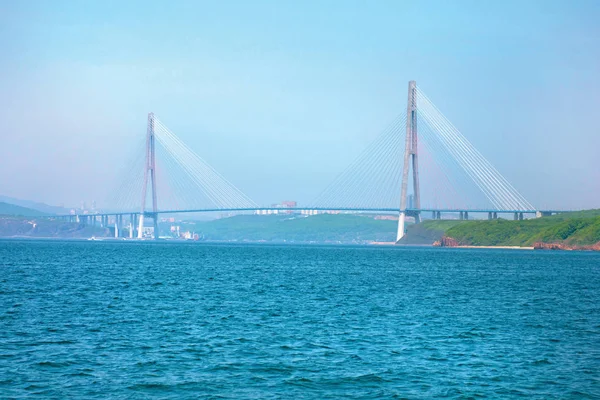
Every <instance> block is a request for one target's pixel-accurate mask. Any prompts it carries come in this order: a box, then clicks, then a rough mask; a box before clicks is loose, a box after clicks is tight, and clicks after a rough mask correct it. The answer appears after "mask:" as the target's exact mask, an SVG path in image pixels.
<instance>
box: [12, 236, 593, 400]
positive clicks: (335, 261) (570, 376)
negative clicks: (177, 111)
mask: <svg viewBox="0 0 600 400" xmlns="http://www.w3.org/2000/svg"><path fill="white" fill-rule="evenodd" d="M30 397H31V398H42V399H44V398H53V399H65V398H73V399H94V398H98V399H105V398H111V399H145V398H157V399H196V398H208V399H213V398H214V399H303V398H306V399H334V398H343V399H347V398H354V399H380V398H407V399H432V398H456V399H463V398H516V397H527V398H538V399H552V398H566V399H580V398H600V253H587V252H560V251H557V252H543V251H519V250H479V249H440V248H399V247H374V246H373V247H343V246H329V247H328V246H272V245H215V244H206V243H169V242H162V243H161V242H109V241H104V242H87V241H82V242H78V241H12V240H5V241H0V398H3V399H4V398H30Z"/></svg>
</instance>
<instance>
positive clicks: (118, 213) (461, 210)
mask: <svg viewBox="0 0 600 400" xmlns="http://www.w3.org/2000/svg"><path fill="white" fill-rule="evenodd" d="M257 211H266V212H269V211H278V212H287V211H296V212H301V211H317V212H331V211H339V212H365V213H384V214H399V213H400V211H401V210H400V209H399V208H365V207H363V208H354V207H286V208H284V207H248V208H202V209H188V210H158V211H157V212H156V213H154V212H152V211H145V212H143V214H144V216H148V217H152V216H154V214H157V215H160V214H191V213H214V212H220V213H222V212H257ZM405 212H406V214H407V215H409V216H410V215H412V216H414V215H417V214H420V213H425V212H431V213H432V215H433V216H434V218H437V219H439V216H440V215H441V214H442V213H443V214H449V213H452V214H462V215H464V216H466V217H467V218H468V215H469V214H477V213H487V214H488V216H489V215H490V214H491V215H497V214H538V213H539V215H551V214H556V213H560V212H564V211H559V210H498V209H465V208H421V209H415V208H407V209H406V210H405ZM141 214H142V212H140V211H116V212H102V213H96V214H63V215H54V216H53V217H58V218H69V217H96V218H97V217H109V216H111V217H116V216H124V215H129V216H133V215H136V216H139V215H141Z"/></svg>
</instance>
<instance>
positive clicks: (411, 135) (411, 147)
mask: <svg viewBox="0 0 600 400" xmlns="http://www.w3.org/2000/svg"><path fill="white" fill-rule="evenodd" d="M409 168H410V169H412V179H413V190H414V203H413V208H414V209H416V210H419V209H420V208H421V196H420V190H419V146H418V133H417V82H415V81H410V82H408V102H407V106H406V138H405V142H404V167H403V169H402V186H401V192H400V216H399V218H398V233H397V234H396V242H398V241H399V240H400V239H402V237H404V229H405V221H406V216H407V212H406V205H407V204H406V203H407V201H406V200H407V191H408V170H409ZM411 215H412V216H413V217H414V218H415V222H417V223H419V222H420V221H421V216H420V213H419V212H418V211H416V212H413V213H411Z"/></svg>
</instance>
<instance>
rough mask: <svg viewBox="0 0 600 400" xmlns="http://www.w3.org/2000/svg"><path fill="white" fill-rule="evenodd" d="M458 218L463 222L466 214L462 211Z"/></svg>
mask: <svg viewBox="0 0 600 400" xmlns="http://www.w3.org/2000/svg"><path fill="white" fill-rule="evenodd" d="M458 218H459V219H460V220H461V221H462V220H463V219H465V214H464V213H463V212H462V211H461V212H460V215H459V217H458Z"/></svg>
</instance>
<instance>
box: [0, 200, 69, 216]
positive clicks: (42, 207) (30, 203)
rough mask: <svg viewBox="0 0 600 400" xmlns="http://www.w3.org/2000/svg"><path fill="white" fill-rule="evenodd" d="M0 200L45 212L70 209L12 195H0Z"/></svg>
mask: <svg viewBox="0 0 600 400" xmlns="http://www.w3.org/2000/svg"><path fill="white" fill-rule="evenodd" d="M0 202H4V203H8V204H13V205H15V206H20V207H25V208H30V209H33V210H38V211H41V212H42V213H45V214H68V213H69V211H70V210H69V209H67V208H64V207H58V206H50V205H48V204H44V203H39V202H35V201H31V200H22V199H16V198H14V197H8V196H0Z"/></svg>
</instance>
